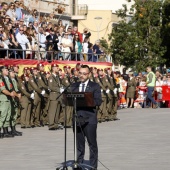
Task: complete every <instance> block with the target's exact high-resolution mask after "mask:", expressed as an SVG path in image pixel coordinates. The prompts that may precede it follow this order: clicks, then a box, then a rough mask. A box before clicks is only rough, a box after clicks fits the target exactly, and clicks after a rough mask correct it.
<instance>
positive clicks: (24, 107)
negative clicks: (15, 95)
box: [20, 75, 34, 128]
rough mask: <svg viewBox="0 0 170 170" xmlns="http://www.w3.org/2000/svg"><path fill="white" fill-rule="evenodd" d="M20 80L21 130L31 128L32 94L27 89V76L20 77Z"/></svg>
mask: <svg viewBox="0 0 170 170" xmlns="http://www.w3.org/2000/svg"><path fill="white" fill-rule="evenodd" d="M21 79H22V81H21V84H20V86H21V100H20V104H21V128H31V109H32V103H33V99H34V93H33V90H32V91H31V90H30V88H29V84H28V81H29V75H22V76H21Z"/></svg>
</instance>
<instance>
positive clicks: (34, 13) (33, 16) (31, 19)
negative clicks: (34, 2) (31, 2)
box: [29, 9, 39, 23]
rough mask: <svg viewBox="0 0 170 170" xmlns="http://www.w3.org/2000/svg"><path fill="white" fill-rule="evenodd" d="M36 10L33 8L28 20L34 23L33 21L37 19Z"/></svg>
mask: <svg viewBox="0 0 170 170" xmlns="http://www.w3.org/2000/svg"><path fill="white" fill-rule="evenodd" d="M38 20H39V19H38V12H37V10H36V9H34V10H33V12H32V15H31V17H30V18H29V22H32V23H34V22H35V21H38Z"/></svg>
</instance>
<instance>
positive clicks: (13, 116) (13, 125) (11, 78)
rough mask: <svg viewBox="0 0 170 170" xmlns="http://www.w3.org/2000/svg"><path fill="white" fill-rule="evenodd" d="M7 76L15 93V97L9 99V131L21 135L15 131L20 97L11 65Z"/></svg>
mask: <svg viewBox="0 0 170 170" xmlns="http://www.w3.org/2000/svg"><path fill="white" fill-rule="evenodd" d="M8 78H9V81H10V83H11V85H12V90H13V92H14V94H15V98H13V100H11V118H10V126H11V133H12V134H13V135H14V136H22V133H21V132H18V131H16V120H17V115H18V108H19V99H20V98H21V93H20V91H19V90H18V84H17V81H16V79H15V72H14V70H13V68H12V67H11V68H10V69H9V77H8Z"/></svg>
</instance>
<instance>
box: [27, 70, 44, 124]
mask: <svg viewBox="0 0 170 170" xmlns="http://www.w3.org/2000/svg"><path fill="white" fill-rule="evenodd" d="M35 70H36V69H35ZM29 84H30V85H31V86H32V88H33V90H34V96H35V97H34V101H33V110H32V118H31V119H34V120H31V124H32V125H35V126H38V127H40V126H41V125H40V114H41V97H42V95H44V94H43V93H42V92H43V91H42V90H41V89H40V86H39V84H38V77H37V76H34V75H31V76H30V77H29Z"/></svg>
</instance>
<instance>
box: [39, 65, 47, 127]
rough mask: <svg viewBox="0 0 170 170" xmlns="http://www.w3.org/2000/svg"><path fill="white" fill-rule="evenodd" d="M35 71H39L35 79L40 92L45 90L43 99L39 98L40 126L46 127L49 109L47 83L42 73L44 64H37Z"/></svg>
mask: <svg viewBox="0 0 170 170" xmlns="http://www.w3.org/2000/svg"><path fill="white" fill-rule="evenodd" d="M37 69H38V70H39V72H38V74H37V77H38V84H39V88H40V89H41V90H45V94H44V96H43V98H41V99H42V100H41V111H42V114H41V120H42V122H41V124H42V126H43V125H47V124H48V114H47V113H48V112H47V110H48V107H49V102H48V101H49V90H48V82H47V79H46V75H45V73H44V64H43V63H39V64H37Z"/></svg>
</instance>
